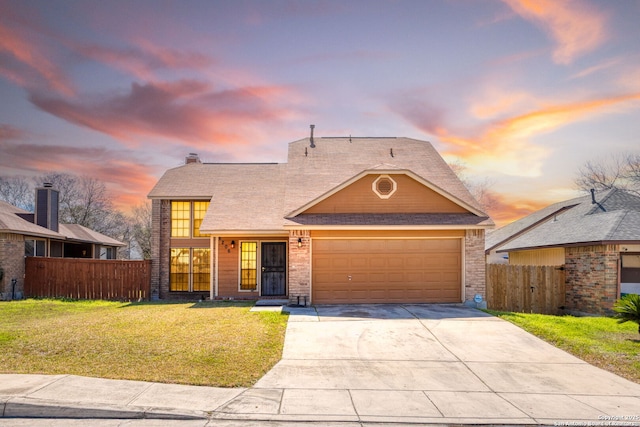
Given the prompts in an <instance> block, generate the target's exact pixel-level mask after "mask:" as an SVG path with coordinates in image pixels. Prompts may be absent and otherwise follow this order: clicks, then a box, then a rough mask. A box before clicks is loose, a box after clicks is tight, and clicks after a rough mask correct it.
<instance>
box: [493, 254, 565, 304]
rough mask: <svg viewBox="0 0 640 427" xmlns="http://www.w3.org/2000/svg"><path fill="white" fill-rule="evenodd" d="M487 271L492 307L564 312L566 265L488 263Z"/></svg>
mask: <svg viewBox="0 0 640 427" xmlns="http://www.w3.org/2000/svg"><path fill="white" fill-rule="evenodd" d="M486 272H487V273H486V279H487V280H486V284H487V306H488V308H490V309H492V310H502V311H516V312H526V313H542V314H560V313H561V312H562V308H561V307H563V306H564V305H565V274H564V268H562V267H558V266H528V265H509V264H487V269H486Z"/></svg>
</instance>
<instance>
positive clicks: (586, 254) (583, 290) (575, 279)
mask: <svg viewBox="0 0 640 427" xmlns="http://www.w3.org/2000/svg"><path fill="white" fill-rule="evenodd" d="M565 253H566V255H565V257H566V258H565V268H566V274H567V286H566V304H567V310H569V311H575V312H584V313H591V314H604V315H609V314H612V313H613V310H612V308H613V303H614V302H615V301H616V299H617V298H618V263H619V259H620V256H619V249H618V246H617V245H598V246H581V247H574V248H567V249H566V252H565Z"/></svg>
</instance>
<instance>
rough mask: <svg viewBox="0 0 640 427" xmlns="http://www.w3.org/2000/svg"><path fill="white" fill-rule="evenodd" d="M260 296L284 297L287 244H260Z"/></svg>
mask: <svg viewBox="0 0 640 427" xmlns="http://www.w3.org/2000/svg"><path fill="white" fill-rule="evenodd" d="M261 261H262V264H261V265H262V292H261V295H262V296H282V295H286V289H285V288H286V283H287V281H286V277H287V276H286V271H287V244H286V243H285V242H263V243H262V259H261Z"/></svg>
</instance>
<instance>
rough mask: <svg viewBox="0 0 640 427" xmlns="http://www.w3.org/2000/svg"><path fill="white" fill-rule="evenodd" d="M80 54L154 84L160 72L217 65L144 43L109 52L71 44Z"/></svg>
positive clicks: (205, 58)
mask: <svg viewBox="0 0 640 427" xmlns="http://www.w3.org/2000/svg"><path fill="white" fill-rule="evenodd" d="M68 44H69V45H70V47H71V49H72V50H73V51H75V52H76V53H77V54H79V55H81V56H83V57H85V58H88V59H91V60H94V61H97V62H101V63H103V64H105V65H107V66H109V67H112V68H115V69H119V70H122V71H125V72H128V73H131V74H132V75H134V76H135V77H137V78H140V79H144V80H153V79H155V77H156V72H157V71H162V70H187V69H191V70H193V69H196V70H202V69H206V68H208V67H210V66H211V65H213V64H214V62H215V61H214V60H213V59H212V58H209V57H208V56H206V55H203V54H200V53H196V52H190V51H177V50H172V49H167V48H161V47H158V46H154V45H152V44H151V43H149V42H141V43H140V46H138V47H126V48H120V49H118V48H110V47H105V46H100V45H95V44H94V45H81V44H75V43H69V42H68Z"/></svg>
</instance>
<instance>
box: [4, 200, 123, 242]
mask: <svg viewBox="0 0 640 427" xmlns="http://www.w3.org/2000/svg"><path fill="white" fill-rule="evenodd" d="M28 213H29V212H27V211H25V210H23V209H20V208H17V207H15V206H13V205H11V204H9V203H7V202H4V201H2V200H0V232H4V233H14V234H22V235H25V236H32V237H45V238H51V239H56V240H70V241H78V242H84V243H97V244H101V245H107V246H125V244H124V243H122V242H120V241H118V240H115V239H112V238H111V237H109V236H105V235H104V234H101V233H98V232H97V231H94V230H91V229H89V228H86V227H83V226H81V225H78V224H59V226H58V231H59V232H55V231H53V230H49V229H48V228H45V227H41V226H39V225H36V224H34V223H32V222H29V221H27V220H25V219H23V218H21V217H19V216H18V215H17V214H28Z"/></svg>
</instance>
